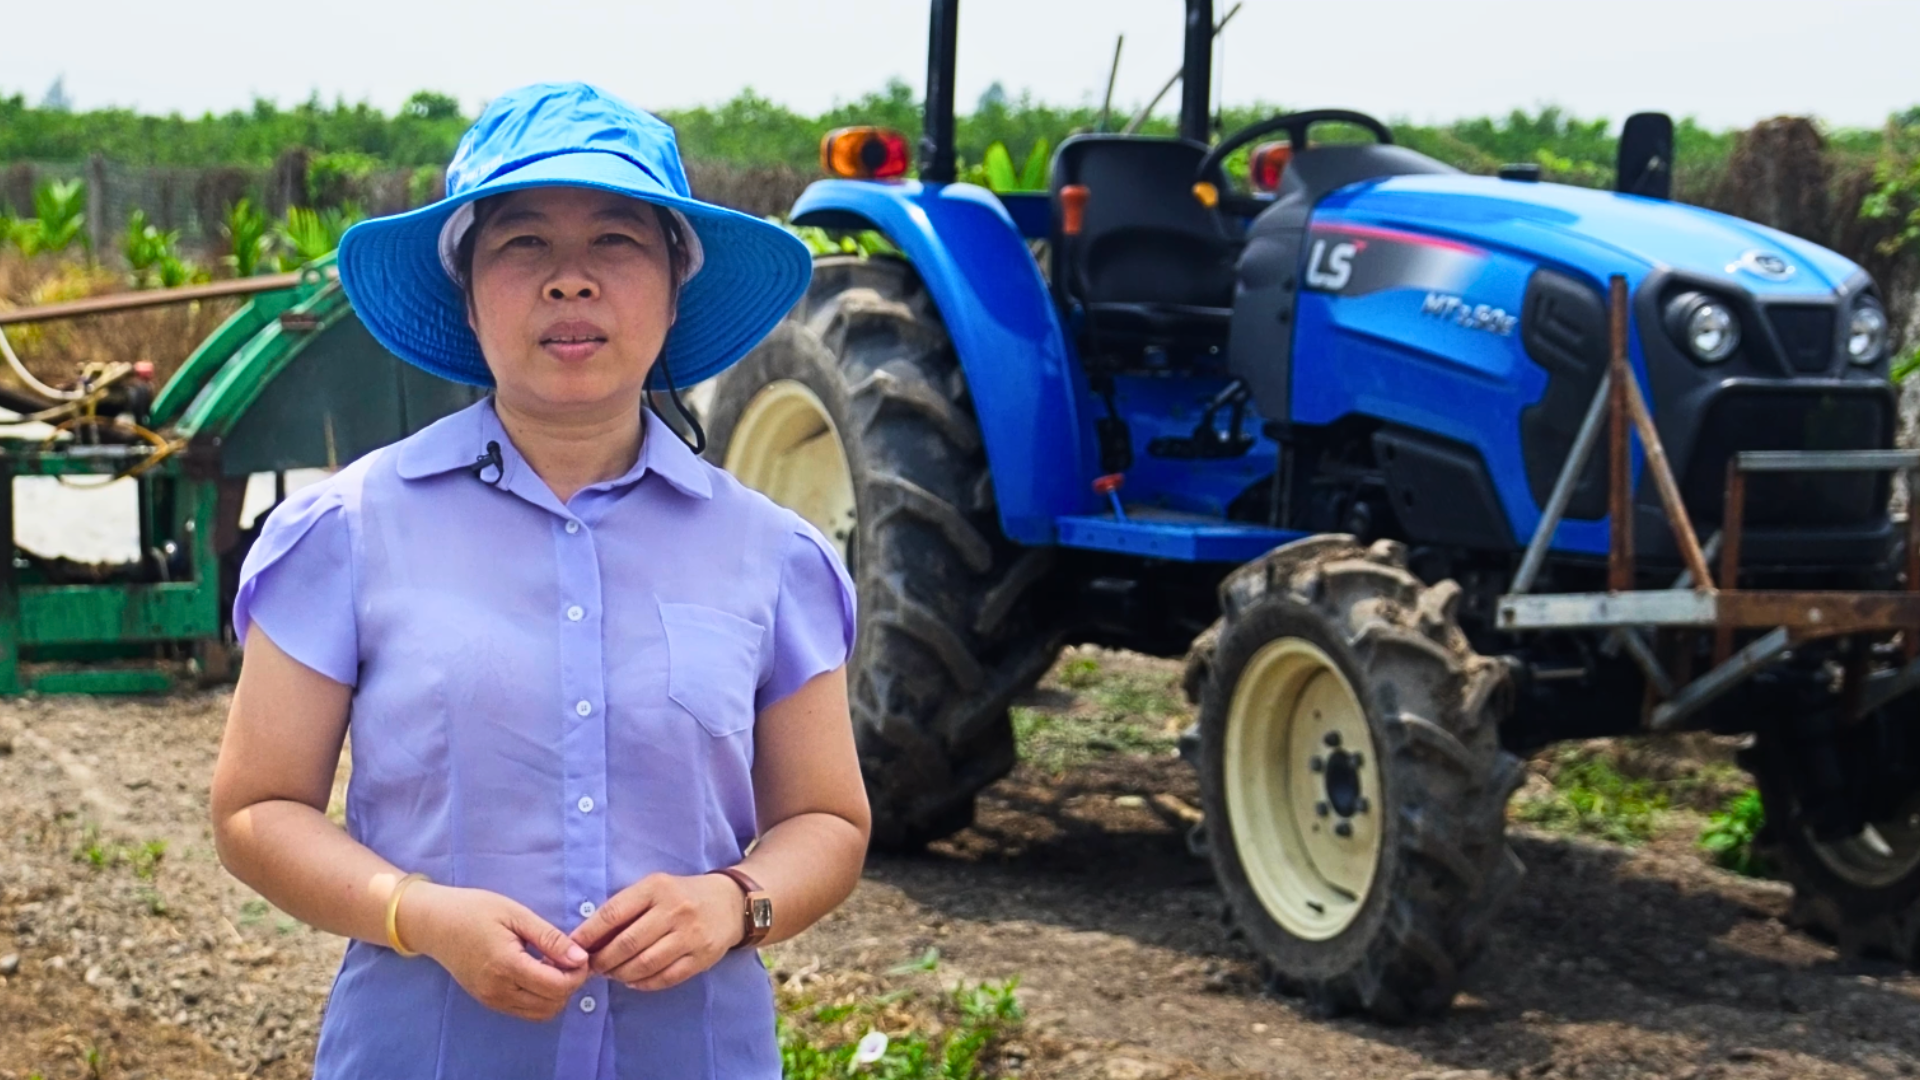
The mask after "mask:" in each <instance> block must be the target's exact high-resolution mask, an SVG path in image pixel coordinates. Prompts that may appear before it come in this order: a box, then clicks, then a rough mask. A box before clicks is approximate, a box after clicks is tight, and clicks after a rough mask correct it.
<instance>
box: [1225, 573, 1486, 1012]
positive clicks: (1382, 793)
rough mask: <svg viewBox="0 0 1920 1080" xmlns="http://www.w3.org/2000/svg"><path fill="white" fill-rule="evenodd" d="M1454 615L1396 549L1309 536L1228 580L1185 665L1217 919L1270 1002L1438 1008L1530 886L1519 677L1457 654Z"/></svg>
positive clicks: (1467, 651) (1442, 595) (1450, 592)
mask: <svg viewBox="0 0 1920 1080" xmlns="http://www.w3.org/2000/svg"><path fill="white" fill-rule="evenodd" d="M1459 597H1460V589H1459V587H1458V586H1457V585H1455V584H1454V583H1452V582H1443V583H1441V584H1439V585H1435V586H1432V587H1427V586H1424V585H1422V584H1421V582H1420V581H1419V580H1418V579H1417V578H1415V577H1414V576H1413V575H1412V574H1410V573H1408V572H1407V570H1406V566H1405V555H1404V548H1402V547H1401V546H1400V545H1399V544H1397V543H1394V542H1392V541H1382V542H1380V543H1377V544H1375V545H1373V546H1372V547H1370V548H1366V547H1361V546H1360V545H1359V544H1358V543H1356V542H1355V541H1354V540H1353V538H1351V537H1346V536H1323V537H1316V538H1312V539H1308V540H1303V541H1299V542H1297V543H1294V544H1290V545H1287V546H1286V547H1283V548H1279V549H1277V550H1275V551H1274V552H1272V553H1270V554H1269V555H1267V556H1266V557H1264V558H1262V559H1260V560H1258V561H1256V562H1253V563H1249V564H1248V565H1246V566H1244V567H1241V568H1240V569H1239V570H1236V571H1235V572H1234V573H1233V575H1231V576H1230V577H1229V578H1228V579H1227V581H1226V582H1225V583H1224V584H1223V585H1222V586H1221V600H1222V607H1223V611H1224V613H1223V615H1222V618H1221V621H1220V623H1219V624H1217V625H1216V627H1215V629H1214V631H1212V632H1210V633H1209V635H1207V636H1206V637H1205V638H1203V641H1202V644H1201V646H1200V649H1201V651H1202V652H1204V655H1200V654H1198V653H1197V654H1196V655H1195V656H1193V657H1191V658H1190V660H1189V666H1188V674H1189V680H1190V681H1191V682H1192V683H1193V685H1194V686H1195V688H1196V689H1198V690H1199V693H1200V721H1199V726H1200V731H1199V734H1200V744H1199V754H1198V765H1199V768H1200V785H1201V793H1202V799H1203V802H1204V804H1205V812H1206V819H1205V820H1206V830H1207V848H1208V851H1209V854H1210V857H1211V858H1212V860H1213V866H1214V872H1215V875H1216V877H1217V878H1218V880H1219V883H1220V887H1221V890H1222V892H1223V893H1224V894H1225V900H1226V905H1227V917H1228V919H1229V921H1230V923H1231V924H1232V925H1233V926H1234V927H1235V928H1236V930H1237V931H1238V932H1239V934H1240V935H1241V936H1242V937H1243V938H1244V940H1245V941H1246V943H1247V944H1248V945H1249V946H1250V947H1251V948H1252V949H1253V950H1254V951H1255V952H1256V953H1257V954H1258V955H1259V957H1260V958H1261V960H1262V961H1263V962H1264V963H1265V965H1266V968H1267V973H1268V977H1269V979H1270V981H1271V982H1272V984H1273V985H1274V987H1275V988H1276V989H1279V990H1282V991H1285V992H1292V993H1297V994H1302V995H1304V996H1306V997H1307V998H1308V999H1309V1000H1310V1001H1312V1002H1313V1003H1314V1004H1315V1005H1316V1006H1318V1007H1319V1008H1321V1009H1324V1010H1327V1011H1330V1012H1339V1011H1348V1010H1355V1009H1358V1010H1362V1011H1365V1012H1367V1013H1370V1014H1371V1015H1373V1016H1375V1017H1377V1018H1380V1019H1382V1020H1386V1021H1390V1022H1402V1021H1409V1020H1414V1019H1418V1018H1422V1017H1428V1016H1433V1015H1436V1014H1439V1013H1441V1012H1444V1011H1445V1010H1446V1009H1447V1008H1448V1007H1449V1005H1451V1003H1452V1001H1453V998H1454V994H1455V992H1456V991H1457V989H1458V987H1459V979H1460V973H1461V970H1462V969H1463V968H1464V967H1465V966H1466V964H1467V963H1468V962H1469V961H1471V960H1472V959H1473V958H1474V956H1475V955H1476V954H1477V953H1478V952H1479V951H1480V950H1481V948H1482V946H1483V945H1484V944H1485V942H1486V939H1487V934H1488V929H1489V926H1490V923H1491V920H1492V917H1493V915H1494V914H1495V912H1496V910H1497V909H1498V907H1499V906H1500V904H1501V902H1502V901H1503V900H1504V898H1505V897H1506V895H1507V894H1508V893H1509V892H1510V891H1511V890H1512V888H1513V886H1514V885H1515V884H1517V883H1518V881H1519V879H1520V877H1521V875H1522V872H1523V871H1522V868H1521V864H1520V860H1519V858H1518V857H1517V856H1516V855H1515V854H1514V853H1513V851H1512V849H1511V848H1509V847H1508V846H1507V842H1506V806H1507V799H1508V797H1509V796H1511V795H1512V793H1513V791H1514V789H1515V788H1517V787H1518V786H1519V784H1520V782H1521V779H1522V776H1523V772H1522V767H1521V764H1520V762H1519V760H1518V759H1517V758H1515V757H1514V756H1513V755H1511V754H1508V753H1506V752H1505V751H1503V750H1502V749H1501V747H1500V743H1499V738H1498V731H1497V729H1498V725H1499V722H1500V720H1501V719H1502V718H1503V717H1504V715H1505V713H1506V711H1507V709H1508V708H1510V698H1511V690H1510V682H1509V678H1508V674H1507V669H1506V667H1505V665H1504V664H1502V663H1501V662H1500V661H1498V660H1493V659H1489V658H1485V657H1481V656H1478V655H1476V654H1475V653H1474V652H1473V650H1472V648H1471V646H1469V645H1468V644H1467V641H1466V637H1465V635H1464V634H1463V633H1462V632H1461V630H1460V627H1459V624H1458V622H1457V621H1456V618H1455V609H1456V607H1457V605H1458V602H1459Z"/></svg>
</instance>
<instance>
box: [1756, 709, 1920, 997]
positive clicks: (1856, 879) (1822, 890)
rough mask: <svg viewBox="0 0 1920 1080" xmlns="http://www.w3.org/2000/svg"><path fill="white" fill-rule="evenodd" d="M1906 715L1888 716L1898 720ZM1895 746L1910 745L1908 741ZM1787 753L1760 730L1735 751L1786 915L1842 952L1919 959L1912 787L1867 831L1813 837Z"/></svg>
mask: <svg viewBox="0 0 1920 1080" xmlns="http://www.w3.org/2000/svg"><path fill="white" fill-rule="evenodd" d="M1912 700H1913V699H1912V698H1909V699H1907V702H1908V704H1907V706H1906V707H1907V708H1908V709H1909V710H1910V709H1912V708H1913V706H1912V704H1911V702H1912ZM1913 719H1914V718H1913V717H1912V716H1911V715H1907V716H1901V717H1898V718H1896V719H1894V720H1893V721H1892V722H1893V723H1895V724H1898V725H1901V726H1902V727H1904V726H1905V725H1909V724H1911V723H1912V722H1913ZM1878 722H1881V723H1886V722H1888V721H1887V720H1885V719H1882V720H1879V721H1878ZM1903 749H1904V750H1905V753H1906V754H1908V755H1913V754H1914V753H1915V752H1916V750H1915V747H1914V745H1913V744H1912V743H1911V742H1909V743H1908V744H1907V746H1906V747H1904V748H1903ZM1794 753H1795V750H1794V748H1793V747H1792V746H1791V745H1790V744H1789V743H1788V742H1786V741H1785V740H1784V739H1782V738H1780V737H1778V736H1777V735H1775V734H1773V733H1762V735H1761V737H1760V738H1758V739H1757V740H1755V742H1754V745H1753V747H1752V748H1751V749H1750V750H1747V751H1745V752H1743V753H1742V755H1741V764H1742V765H1744V766H1746V768H1747V769H1748V771H1750V772H1751V773H1752V774H1753V776H1754V780H1755V782H1756V785H1757V786H1758V787H1759V789H1760V802H1761V805H1762V806H1763V807H1764V808H1765V810H1766V825H1765V826H1764V827H1763V828H1762V830H1761V835H1760V837H1759V838H1758V839H1757V841H1756V843H1755V845H1754V847H1755V851H1756V853H1757V854H1758V855H1759V856H1760V857H1761V859H1762V860H1763V861H1764V863H1765V864H1766V865H1767V866H1768V867H1770V868H1771V870H1772V871H1773V873H1775V874H1776V875H1777V876H1778V877H1780V878H1781V879H1782V880H1784V881H1786V882H1787V883H1788V884H1790V885H1792V886H1793V904H1792V906H1791V908H1789V910H1788V914H1787V919H1786V921H1787V923H1788V924H1789V925H1791V926H1794V927H1796V928H1798V929H1801V930H1809V931H1812V932H1814V933H1816V934H1819V935H1821V936H1823V937H1827V938H1829V939H1831V940H1833V941H1834V942H1835V943H1836V944H1837V945H1838V946H1839V947H1840V951H1841V952H1843V953H1846V954H1849V955H1878V956H1886V957H1891V958H1893V959H1895V960H1898V961H1900V962H1902V963H1904V964H1907V965H1909V966H1916V967H1920V791H1913V792H1911V793H1910V794H1909V795H1908V797H1907V799H1906V803H1905V805H1904V806H1902V807H1900V808H1899V809H1898V810H1897V811H1895V812H1894V813H1893V814H1892V815H1891V816H1890V817H1889V818H1888V819H1887V820H1883V821H1877V822H1874V823H1873V825H1872V828H1873V835H1872V837H1871V838H1869V837H1868V836H1867V834H1866V831H1865V830H1862V833H1861V835H1860V836H1856V837H1851V838H1848V839H1844V840H1820V839H1817V838H1815V836H1814V835H1813V830H1812V829H1810V828H1808V827H1807V821H1806V817H1805V815H1804V814H1803V813H1802V812H1801V808H1800V800H1799V798H1798V797H1797V796H1796V795H1795V793H1794V790H1793V781H1792V773H1793V769H1792V767H1791V766H1792V760H1791V758H1792V755H1793V754H1794ZM1856 760H1860V759H1856ZM1912 764H1913V765H1920V762H1914V763H1912Z"/></svg>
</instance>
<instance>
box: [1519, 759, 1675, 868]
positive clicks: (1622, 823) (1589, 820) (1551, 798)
mask: <svg viewBox="0 0 1920 1080" xmlns="http://www.w3.org/2000/svg"><path fill="white" fill-rule="evenodd" d="M1549 776H1550V778H1551V779H1552V781H1553V791H1552V792H1551V793H1550V794H1547V795H1544V796H1537V797H1531V798H1522V799H1521V800H1519V801H1518V802H1517V803H1516V804H1515V807H1514V813H1515V816H1516V817H1518V818H1519V819H1520V820H1521V821H1525V822H1527V823H1529V824H1533V825H1538V826H1540V827H1542V828H1546V829H1552V830H1554V831H1556V832H1566V833H1573V834H1575V835H1581V836H1594V837H1598V838H1600V839H1602V840H1610V841H1612V842H1614V843H1616V844H1642V843H1645V842H1646V841H1648V840H1651V839H1653V835H1654V833H1655V831H1656V830H1657V829H1658V828H1659V824H1660V819H1661V815H1662V814H1664V813H1665V812H1666V810H1667V806H1668V799H1667V794H1666V792H1664V791H1662V790H1661V789H1660V785H1658V784H1656V783H1654V782H1653V781H1651V780H1644V779H1636V778H1630V777H1627V776H1624V775H1622V774H1621V773H1620V770H1619V769H1617V768H1615V767H1614V765H1613V763H1612V762H1611V761H1609V760H1607V759H1606V758H1604V757H1601V756H1599V755H1598V754H1596V753H1595V752H1593V751H1592V750H1589V749H1586V748H1583V747H1577V746H1574V747H1567V748H1564V749H1562V750H1560V751H1559V752H1557V753H1556V754H1555V755H1554V758H1553V761H1552V763H1551V766H1550V769H1549Z"/></svg>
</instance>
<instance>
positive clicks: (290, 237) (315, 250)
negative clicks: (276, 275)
mask: <svg viewBox="0 0 1920 1080" xmlns="http://www.w3.org/2000/svg"><path fill="white" fill-rule="evenodd" d="M361 216H362V215H361V214H360V211H359V208H358V207H355V206H352V205H351V204H349V205H348V206H347V207H345V208H343V209H334V208H331V207H330V208H328V209H326V210H314V209H311V208H308V207H305V206H289V207H287V220H286V221H284V222H281V223H280V224H279V225H277V226H275V231H276V232H277V233H278V234H279V238H280V243H281V245H282V247H283V249H284V250H282V251H281V253H280V257H279V263H280V269H281V270H282V271H283V272H284V271H290V270H298V269H300V267H302V266H304V265H305V264H307V263H310V262H313V261H314V260H315V259H322V258H325V257H326V256H328V255H330V254H332V253H333V250H334V249H335V248H337V247H339V246H340V238H341V237H342V236H345V235H346V233H347V229H349V228H351V227H352V225H353V223H354V222H356V221H359V220H360V218H361Z"/></svg>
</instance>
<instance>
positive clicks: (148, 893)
mask: <svg viewBox="0 0 1920 1080" xmlns="http://www.w3.org/2000/svg"><path fill="white" fill-rule="evenodd" d="M140 903H141V904H143V905H144V906H145V907H146V909H147V914H149V915H151V916H153V917H154V918H156V919H164V918H166V917H167V914H168V912H170V911H171V910H172V909H171V908H169V907H167V898H166V897H164V896H161V895H160V890H158V889H142V890H140Z"/></svg>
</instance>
